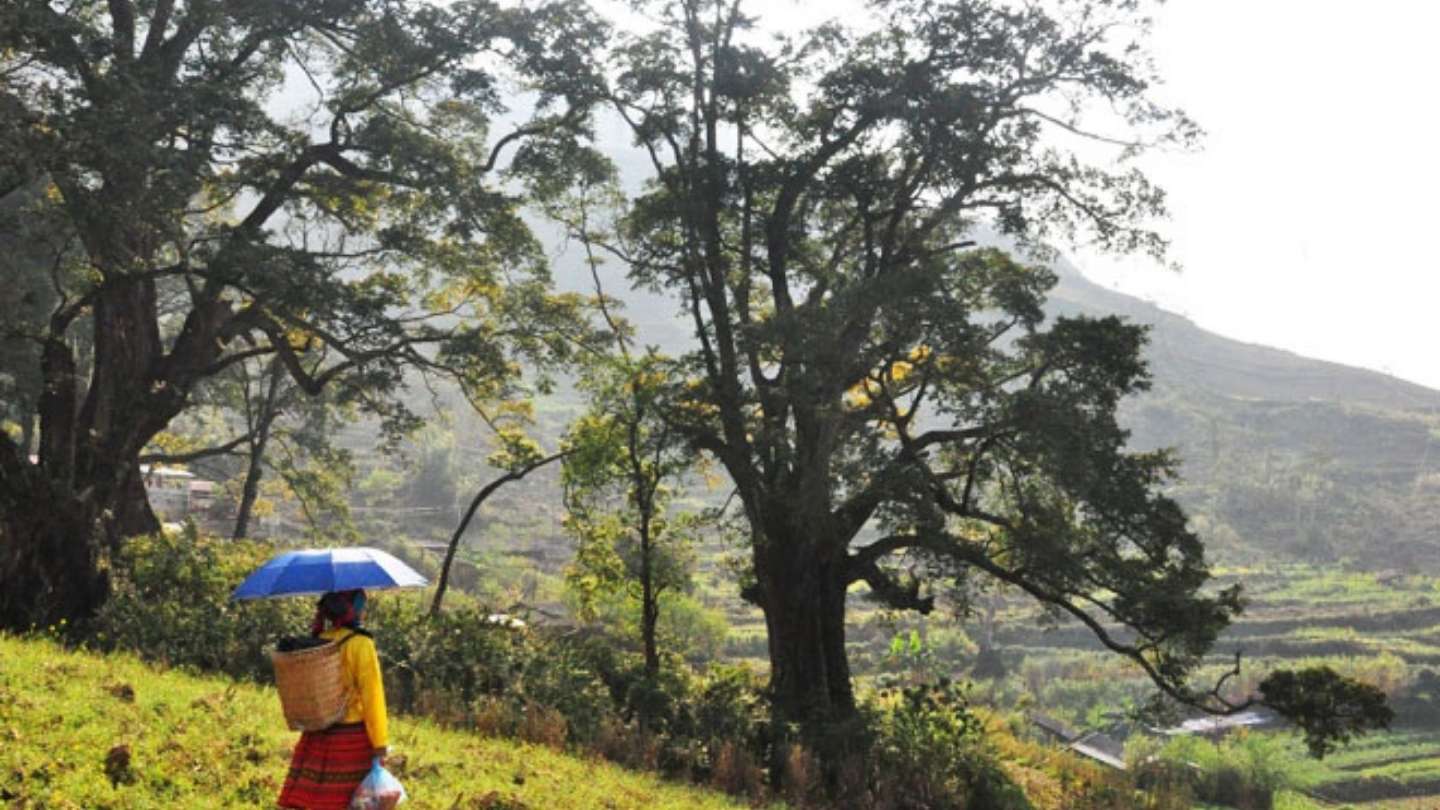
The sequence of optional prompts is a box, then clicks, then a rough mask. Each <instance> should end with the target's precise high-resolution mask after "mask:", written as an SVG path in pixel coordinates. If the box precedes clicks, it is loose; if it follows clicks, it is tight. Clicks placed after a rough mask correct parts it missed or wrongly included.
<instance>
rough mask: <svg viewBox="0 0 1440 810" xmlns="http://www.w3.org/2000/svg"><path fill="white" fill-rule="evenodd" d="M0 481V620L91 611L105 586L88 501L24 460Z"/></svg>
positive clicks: (25, 621) (10, 623)
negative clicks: (21, 468) (21, 469)
mask: <svg viewBox="0 0 1440 810" xmlns="http://www.w3.org/2000/svg"><path fill="white" fill-rule="evenodd" d="M5 477H6V478H7V480H6V481H5V482H4V484H5V485H4V486H3V487H0V582H3V583H5V584H4V586H3V587H0V626H4V627H9V628H12V629H17V630H27V629H30V628H32V627H50V626H52V625H56V624H58V623H59V622H61V621H62V620H73V619H75V618H79V617H85V616H91V615H94V613H95V612H96V611H97V610H99V608H100V605H102V604H103V603H104V602H105V599H106V597H108V596H109V593H110V583H109V578H108V577H107V576H106V574H105V572H104V570H103V568H102V567H101V566H100V565H99V561H100V557H101V544H100V542H99V538H98V536H97V535H96V523H97V521H96V520H95V517H96V515H95V512H94V511H93V509H94V507H93V506H89V505H86V504H84V503H83V502H80V501H78V500H77V499H75V498H74V497H71V496H69V495H68V493H66V492H64V491H60V490H58V488H56V487H53V486H52V485H51V482H50V481H49V480H48V479H47V478H46V477H45V476H44V475H43V474H41V472H40V471H39V469H38V468H35V467H30V468H29V469H27V470H25V471H24V472H23V473H21V474H19V475H18V476H5Z"/></svg>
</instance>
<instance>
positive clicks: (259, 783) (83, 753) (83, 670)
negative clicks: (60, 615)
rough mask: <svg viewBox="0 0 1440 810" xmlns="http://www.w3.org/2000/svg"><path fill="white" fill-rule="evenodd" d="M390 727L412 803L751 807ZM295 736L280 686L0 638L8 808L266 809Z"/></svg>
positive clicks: (428, 729)
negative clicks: (279, 693)
mask: <svg viewBox="0 0 1440 810" xmlns="http://www.w3.org/2000/svg"><path fill="white" fill-rule="evenodd" d="M393 734H394V737H395V739H394V748H395V750H396V752H397V756H396V757H395V760H394V762H393V763H392V770H393V771H394V772H395V773H396V774H397V775H398V776H399V777H400V779H401V780H402V781H403V782H404V783H405V786H406V788H407V790H408V791H409V792H410V801H408V802H406V803H405V805H404V807H405V808H407V810H427V808H451V807H465V808H491V809H492V810H526V809H527V808H531V809H533V810H539V809H540V808H561V807H563V808H576V809H577V810H579V809H580V808H605V809H606V810H642V808H644V809H645V810H648V809H649V808H657V810H688V809H689V808H697V809H698V810H722V808H737V807H743V806H745V805H742V804H738V803H736V802H734V801H732V800H730V799H729V798H727V797H725V796H723V795H720V794H716V793H710V792H706V791H703V790H697V789H692V788H687V787H683V786H679V785H672V784H667V783H664V782H662V781H660V780H659V779H658V778H656V777H654V776H651V775H647V774H637V773H633V772H629V771H625V770H622V769H620V768H617V767H615V766H612V765H608V764H604V763H600V762H592V761H585V760H580V759H576V758H574V757H569V756H565V755H562V754H558V753H556V752H554V751H552V750H550V749H547V748H541V747H537V746H532V745H526V744H522V743H516V742H512V741H508V740H498V739H491V738H486V737H480V736H477V735H474V734H466V733H461V732H456V731H447V730H443V729H439V728H436V727H434V726H433V725H431V724H429V723H423V722H418V721H415V720H413V719H411V718H400V719H398V721H397V722H395V723H393ZM296 736H297V735H296V734H295V733H294V732H291V731H287V730H286V728H285V723H284V720H283V719H282V717H281V714H280V704H279V701H278V700H277V698H276V697H275V693H274V691H273V690H271V689H262V688H259V687H255V686H250V685H242V684H237V683H234V682H232V681H228V680H224V679H221V678H215V677H199V676H194V675H187V674H183V673H181V672H177V671H169V672H166V671H160V670H157V669H155V668H152V667H150V666H148V665H146V664H143V663H141V662H139V661H138V660H136V659H134V658H131V657H128V656H106V657H102V656H97V655H91V654H84V653H72V652H67V651H65V650H63V649H62V648H61V647H59V646H57V645H55V644H51V643H48V642H43V641H21V640H18V639H15V638H12V637H9V636H4V635H0V805H4V806H6V807H17V808H30V807H33V808H53V809H54V810H61V809H62V808H66V809H72V810H81V808H83V810H148V808H162V807H164V808H172V807H183V808H186V809H187V810H202V809H204V808H232V807H233V808H241V807H244V808H254V807H269V806H271V805H272V804H273V802H274V798H275V796H276V794H278V792H279V787H280V783H281V782H282V781H283V780H284V777H285V770H286V767H287V765H288V763H289V752H290V747H291V745H293V743H294V741H295V738H296ZM117 746H126V747H127V748H128V756H127V755H121V754H119V753H112V752H115V751H116V748H117ZM121 759H124V760H127V763H128V764H124V765H123V766H122V765H121V763H120V760H121ZM107 760H109V761H110V763H111V764H110V767H109V768H108V775H107ZM112 777H113V778H114V780H115V781H114V783H113V784H112Z"/></svg>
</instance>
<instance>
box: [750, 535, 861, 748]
mask: <svg viewBox="0 0 1440 810" xmlns="http://www.w3.org/2000/svg"><path fill="white" fill-rule="evenodd" d="M795 539H798V538H774V539H773V540H772V542H770V543H768V544H767V545H766V546H765V548H764V549H763V550H762V551H761V553H762V554H764V556H765V564H764V566H763V567H762V568H761V569H760V570H761V571H762V572H763V573H761V581H760V583H758V584H759V586H760V597H761V599H760V601H761V607H762V609H763V610H764V612H765V626H766V630H767V632H768V635H769V645H770V689H771V693H772V695H773V698H774V700H775V708H776V710H777V711H778V712H779V714H780V716H781V717H783V718H784V719H786V720H789V721H792V722H798V723H800V724H801V725H803V726H811V727H818V726H825V725H829V724H832V723H836V722H843V721H846V720H849V719H851V718H852V717H854V715H855V693H854V690H853V689H852V688H851V684H850V662H849V659H848V657H847V656H846V652H845V590H846V579H845V576H844V574H845V572H844V570H843V557H842V558H841V559H839V560H836V559H828V560H827V559H826V558H825V557H826V555H823V554H820V553H816V552H815V551H814V549H815V548H816V544H813V543H805V542H787V541H791V540H795Z"/></svg>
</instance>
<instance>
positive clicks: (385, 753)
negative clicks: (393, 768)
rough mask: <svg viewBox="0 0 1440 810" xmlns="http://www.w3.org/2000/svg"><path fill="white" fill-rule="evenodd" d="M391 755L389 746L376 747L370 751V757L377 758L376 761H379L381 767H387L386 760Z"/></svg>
mask: <svg viewBox="0 0 1440 810" xmlns="http://www.w3.org/2000/svg"><path fill="white" fill-rule="evenodd" d="M389 755H390V749H389V748H376V749H374V750H372V751H371V752H370V758H371V759H373V760H375V761H376V762H379V763H380V767H382V768H383V767H385V760H386V758H388V757H389Z"/></svg>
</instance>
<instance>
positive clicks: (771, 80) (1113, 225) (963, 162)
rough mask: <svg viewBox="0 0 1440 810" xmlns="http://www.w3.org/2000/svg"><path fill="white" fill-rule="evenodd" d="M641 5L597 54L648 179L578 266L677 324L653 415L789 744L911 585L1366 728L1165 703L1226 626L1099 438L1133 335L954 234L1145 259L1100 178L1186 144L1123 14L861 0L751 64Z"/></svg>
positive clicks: (1340, 691) (1130, 369) (709, 23)
mask: <svg viewBox="0 0 1440 810" xmlns="http://www.w3.org/2000/svg"><path fill="white" fill-rule="evenodd" d="M642 5H643V6H644V8H645V10H646V11H647V12H648V15H649V16H648V18H649V19H651V20H653V21H654V22H655V24H656V26H657V30H654V31H653V32H650V33H641V34H638V35H633V36H627V37H623V38H620V39H618V40H617V41H616V42H615V44H614V46H613V47H612V49H611V51H610V57H611V59H612V70H613V72H614V75H615V77H616V78H615V81H614V82H613V85H612V87H611V89H610V91H609V101H610V104H611V106H612V108H613V110H614V111H615V113H616V114H617V115H619V116H620V117H621V118H622V119H623V120H624V121H625V122H626V123H627V124H628V126H629V129H630V132H631V134H632V135H633V136H634V139H635V141H636V142H637V143H638V144H639V146H640V148H641V149H642V150H643V153H644V154H645V155H646V156H648V158H649V161H650V164H651V169H652V174H651V177H650V182H649V184H648V185H647V186H646V188H645V191H644V193H643V194H641V195H640V196H639V197H638V198H637V199H634V200H633V201H631V203H630V204H629V207H628V210H627V211H626V214H625V217H624V224H623V227H622V228H621V229H620V231H619V232H618V233H616V234H614V235H606V234H601V233H597V234H596V235H595V236H594V239H593V241H594V242H595V243H597V244H603V246H604V247H605V248H606V249H608V250H609V251H610V252H611V253H612V254H614V255H615V256H618V257H619V258H621V259H622V260H624V261H625V262H626V263H627V264H628V266H629V268H630V270H631V274H632V278H633V279H634V280H635V281H636V282H638V283H642V284H646V285H650V286H653V287H657V288H661V289H665V290H668V291H670V292H672V293H673V294H674V296H675V297H676V300H677V302H678V303H679V304H680V307H681V309H682V310H683V311H684V312H685V313H686V315H687V316H688V317H689V319H690V323H691V325H692V326H693V330H694V337H695V348H694V351H693V352H691V353H690V354H688V355H687V356H685V357H684V358H683V363H684V365H683V369H682V372H681V373H682V375H684V376H688V377H693V378H694V379H695V380H697V381H698V382H697V384H695V385H693V386H690V387H687V388H685V389H684V390H683V392H681V394H680V396H679V401H678V402H677V403H675V405H674V406H673V407H672V408H671V409H670V418H671V419H672V420H673V421H674V423H675V424H677V425H679V426H680V427H681V429H682V430H683V431H684V433H685V434H686V436H687V438H688V439H689V441H690V442H691V443H692V444H693V445H694V446H696V447H698V448H701V449H703V450H704V451H706V452H707V453H708V454H709V455H711V456H712V457H713V458H714V459H715V460H716V461H717V462H718V463H719V465H721V466H722V467H724V469H725V470H726V471H727V472H728V473H729V475H730V477H731V479H732V480H733V482H734V485H735V489H736V494H737V498H738V500H739V502H740V504H741V505H742V506H743V509H744V513H745V516H746V518H747V519H748V523H749V528H750V532H751V536H750V571H749V574H750V577H751V581H750V582H749V583H748V585H747V586H746V587H745V588H744V592H743V593H744V596H745V597H746V598H748V599H749V600H750V601H752V602H754V603H755V604H756V605H758V606H759V607H760V609H761V610H762V611H763V612H764V614H765V621H766V626H767V630H768V634H769V653H770V664H771V674H770V678H771V690H772V694H773V697H774V700H775V705H776V709H777V711H778V712H779V713H780V715H781V717H782V719H785V720H791V721H797V722H799V723H801V724H802V725H803V726H804V727H806V728H808V729H811V730H814V731H821V730H823V729H825V728H826V727H827V726H828V725H829V724H830V723H832V722H837V721H846V720H848V719H850V718H852V717H853V716H854V714H855V709H856V707H855V697H854V693H853V690H852V686H851V679H850V669H849V662H848V659H847V654H846V647H845V617H846V611H847V602H848V594H849V593H850V591H851V588H852V586H855V585H857V584H859V583H864V585H865V586H867V587H868V592H869V594H870V596H871V597H872V598H874V599H877V600H879V601H881V602H883V603H884V604H886V605H889V606H891V607H893V608H897V609H909V610H915V611H920V612H922V613H923V612H928V611H930V610H931V608H932V606H933V603H934V596H933V594H934V591H933V583H936V582H937V581H945V580H949V581H951V582H952V583H955V582H956V581H958V582H960V583H963V582H964V581H965V580H968V579H971V578H982V579H983V578H990V579H994V580H998V581H999V582H1000V583H1003V584H1005V585H1006V586H1008V587H1010V588H1013V589H1014V590H1016V591H1018V592H1022V593H1025V594H1027V595H1029V596H1030V597H1032V598H1034V599H1035V600H1037V601H1038V602H1040V603H1041V604H1043V605H1045V606H1046V607H1048V608H1049V609H1051V610H1053V611H1054V612H1056V613H1058V614H1061V615H1064V616H1067V617H1069V618H1071V619H1073V620H1076V621H1078V622H1081V623H1083V624H1084V625H1085V626H1087V627H1088V628H1089V629H1090V630H1092V631H1093V632H1094V634H1095V636H1096V637H1097V638H1098V639H1099V640H1100V642H1101V643H1102V644H1103V645H1105V647H1107V648H1108V649H1110V650H1112V651H1114V652H1115V653H1117V654H1119V655H1122V656H1125V657H1126V658H1128V659H1129V660H1130V661H1132V662H1133V663H1134V664H1135V665H1136V666H1137V667H1139V668H1141V669H1142V670H1143V671H1144V672H1145V673H1146V674H1147V675H1149V676H1150V678H1151V679H1152V680H1153V681H1154V682H1155V684H1156V685H1157V686H1158V687H1159V688H1160V689H1161V690H1162V691H1163V692H1165V693H1167V694H1168V695H1170V696H1172V697H1174V698H1176V699H1178V700H1180V701H1182V702H1184V703H1187V704H1192V705H1200V706H1204V707H1205V708H1207V709H1210V710H1214V711H1234V710H1237V709H1239V708H1242V707H1243V706H1246V705H1250V704H1251V703H1255V702H1263V703H1269V704H1270V705H1273V706H1275V707H1276V708H1278V709H1281V710H1290V713H1291V716H1293V717H1295V718H1296V719H1297V721H1299V722H1301V723H1302V725H1304V727H1305V729H1306V730H1307V732H1315V733H1317V734H1319V735H1320V736H1321V737H1328V738H1335V737H1342V736H1343V735H1344V734H1345V733H1349V732H1352V731H1359V730H1364V729H1368V728H1372V727H1374V726H1376V725H1378V724H1383V723H1384V722H1386V721H1387V719H1388V713H1387V712H1388V710H1386V709H1385V708H1384V706H1383V700H1382V699H1379V698H1378V694H1377V693H1373V690H1369V691H1366V690H1365V689H1364V688H1363V687H1360V688H1358V689H1359V691H1356V690H1355V689H1352V688H1351V686H1354V685H1347V684H1344V683H1343V681H1342V680H1341V679H1338V678H1336V677H1317V678H1315V679H1310V680H1307V681H1305V682H1306V683H1307V684H1308V685H1309V686H1311V687H1313V688H1315V689H1317V690H1320V691H1321V692H1322V693H1324V694H1326V695H1329V696H1333V697H1335V698H1336V700H1335V701H1334V702H1333V703H1331V704H1330V705H1329V708H1328V709H1325V710H1321V709H1319V708H1318V707H1319V706H1320V705H1321V704H1322V703H1324V701H1316V702H1310V703H1305V704H1304V706H1303V707H1302V706H1301V702H1300V701H1297V700H1296V699H1295V696H1294V695H1293V694H1291V692H1293V690H1292V689H1289V687H1288V686H1287V684H1285V683H1280V682H1278V681H1277V682H1273V683H1271V686H1273V687H1275V689H1274V693H1273V694H1272V690H1268V689H1266V690H1262V694H1261V695H1257V696H1254V697H1252V698H1249V699H1246V700H1242V701H1239V702H1235V701H1229V700H1226V698H1225V696H1224V695H1223V694H1222V692H1221V690H1220V689H1219V685H1216V686H1213V687H1205V686H1199V685H1194V684H1192V683H1191V682H1190V676H1191V674H1192V673H1193V672H1194V671H1195V669H1196V668H1197V667H1198V666H1199V665H1200V664H1201V663H1202V661H1203V659H1204V656H1205V655H1206V653H1207V652H1208V651H1209V650H1210V648H1211V646H1212V645H1213V644H1214V643H1215V641H1216V638H1217V636H1218V634H1219V633H1220V631H1221V630H1222V629H1223V628H1224V627H1225V626H1226V625H1227V624H1228V623H1229V622H1230V621H1231V619H1232V618H1233V617H1234V616H1235V615H1236V614H1237V613H1239V611H1240V609H1241V604H1242V603H1241V597H1240V592H1239V589H1238V588H1226V589H1218V588H1215V587H1213V586H1212V583H1211V577H1210V569H1209V564H1208V563H1207V561H1206V558H1205V550H1204V548H1203V546H1202V544H1201V542H1200V540H1199V538H1198V537H1196V535H1195V534H1193V533H1192V532H1191V531H1190V530H1189V529H1188V528H1187V527H1186V518H1185V515H1184V514H1183V512H1182V511H1181V510H1180V508H1179V507H1178V506H1177V505H1176V504H1175V502H1174V501H1172V500H1171V499H1170V498H1168V497H1166V496H1165V495H1164V494H1163V492H1162V488H1163V486H1164V485H1165V483H1166V482H1167V481H1168V480H1169V479H1170V478H1171V476H1172V475H1173V474H1174V472H1175V462H1174V460H1173V459H1172V458H1171V457H1170V455H1169V454H1168V453H1164V452H1157V453H1133V452H1129V451H1127V449H1126V439H1127V435H1126V432H1125V431H1124V430H1122V429H1121V428H1120V427H1119V426H1118V425H1117V423H1116V419H1115V411H1116V406H1117V404H1118V403H1119V402H1120V401H1121V399H1122V398H1124V397H1126V396H1128V395H1130V394H1132V393H1134V392H1137V391H1141V390H1144V389H1145V388H1146V387H1147V385H1148V379H1147V372H1146V367H1145V363H1144V361H1143V360H1142V357H1141V351H1142V348H1143V346H1144V344H1145V332H1144V329H1143V328H1142V327H1139V326H1135V325H1131V324H1127V323H1125V322H1123V321H1121V320H1120V319H1118V318H1113V317H1112V318H1099V319H1091V318H1060V319H1057V320H1054V321H1053V322H1048V323H1047V322H1046V319H1045V317H1044V314H1043V312H1042V309H1041V305H1042V303H1043V300H1044V297H1045V294H1046V292H1047V290H1049V289H1050V287H1051V286H1052V285H1053V284H1054V282H1055V278H1054V276H1053V275H1052V274H1051V273H1050V272H1048V271H1046V270H1045V269H1043V268H1041V267H1036V266H1032V265H1030V264H1027V263H1025V262H1024V261H1021V260H1017V259H1016V258H1015V257H1013V256H1011V255H1009V254H1007V253H1005V252H1003V251H1001V250H997V249H993V248H986V247H982V246H980V245H977V244H976V243H975V241H974V239H975V235H976V233H977V229H978V228H979V226H981V225H982V224H983V225H986V226H988V227H989V228H991V229H993V230H995V231H998V232H999V233H1001V234H1004V235H1006V236H1008V237H1009V238H1011V239H1013V240H1015V241H1016V242H1018V243H1019V244H1020V245H1022V246H1023V247H1028V248H1030V249H1032V250H1035V251H1041V250H1043V248H1042V247H1041V245H1042V244H1043V242H1044V240H1046V239H1049V238H1052V237H1062V238H1068V237H1076V236H1084V237H1088V238H1090V239H1092V240H1093V241H1094V242H1095V243H1097V244H1099V245H1100V246H1101V247H1105V248H1109V249H1111V250H1114V251H1119V252H1137V251H1138V252H1146V253H1149V254H1151V255H1154V256H1155V257H1156V258H1163V256H1164V253H1165V249H1166V243H1165V241H1164V239H1163V238H1162V237H1161V236H1160V235H1158V234H1157V233H1156V232H1155V231H1154V230H1153V228H1152V222H1153V221H1154V220H1155V219H1156V218H1158V217H1161V216H1163V215H1164V213H1165V209H1164V195H1163V194H1162V192H1161V191H1160V190H1159V189H1157V188H1155V187H1154V186H1153V185H1152V184H1151V183H1150V182H1149V181H1148V180H1147V179H1146V177H1145V176H1144V175H1143V174H1142V173H1141V172H1140V171H1138V170H1137V169H1134V168H1132V167H1131V166H1128V165H1126V163H1125V162H1124V160H1125V159H1126V158H1129V157H1133V156H1134V155H1135V154H1138V153H1141V152H1144V151H1145V150H1147V149H1149V148H1152V147H1156V146H1166V145H1169V146H1179V147H1184V146H1187V145H1189V144H1190V143H1192V142H1193V141H1194V140H1195V137H1196V134H1197V130H1196V128H1195V126H1194V125H1193V124H1192V123H1191V122H1190V121H1189V119H1188V118H1186V117H1185V116H1184V115H1183V114H1182V113H1181V112H1179V111H1178V110H1174V109H1171V108H1168V107H1166V106H1164V105H1161V104H1159V103H1157V102H1156V101H1154V100H1153V98H1152V89H1153V86H1154V82H1155V78H1154V76H1153V75H1152V74H1151V71H1150V69H1149V63H1148V61H1147V59H1146V57H1145V53H1144V50H1143V48H1142V47H1141V39H1143V35H1144V32H1145V30H1146V28H1147V21H1146V20H1145V18H1144V16H1143V8H1144V7H1145V6H1146V5H1147V4H1146V3H1143V2H1140V0H1117V1H1113V2H1111V1H1107V0H1059V1H1058V2H1055V3H1046V4H1039V3H1003V2H994V1H992V0H951V1H950V2H932V1H931V0H886V1H885V2H876V3H873V4H872V5H871V8H870V11H871V12H872V13H873V16H872V17H871V19H870V22H871V23H872V25H871V26H870V27H869V28H868V29H862V28H860V27H858V26H857V27H851V26H847V25H842V24H839V23H833V24H826V25H822V26H820V27H818V28H816V29H814V30H812V31H809V32H806V33H803V34H800V35H796V36H793V37H782V38H779V39H778V40H775V41H774V42H775V44H770V42H771V41H770V40H761V39H760V38H759V37H756V36H754V34H753V31H752V27H753V23H754V21H753V20H752V19H751V18H750V17H748V16H746V14H745V13H744V11H743V10H742V9H741V4H738V3H732V2H720V0H664V1H663V2H662V1H660V0H657V1H656V2H650V3H642ZM1080 142H1088V143H1089V144H1090V145H1091V146H1094V145H1097V144H1099V145H1112V146H1114V148H1115V150H1116V152H1117V153H1118V158H1119V160H1117V161H1115V162H1108V161H1107V162H1091V161H1089V160H1087V159H1086V158H1085V157H1084V155H1085V154H1093V150H1091V151H1088V152H1084V153H1082V152H1081V151H1080V150H1078V149H1076V148H1075V147H1076V145H1077V144H1078V143H1080ZM582 224H583V223H582ZM1331 675H1332V676H1333V673H1331ZM1222 683H1223V682H1222ZM1297 708H1304V709H1305V711H1298V712H1297V711H1293V710H1295V709H1297ZM1324 714H1328V716H1330V717H1332V718H1337V724H1336V725H1326V724H1325V723H1324V722H1321V721H1319V720H1318V719H1317V718H1318V715H1324ZM840 742H841V743H842V744H844V743H845V742H846V741H844V740H842V741H840Z"/></svg>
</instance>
